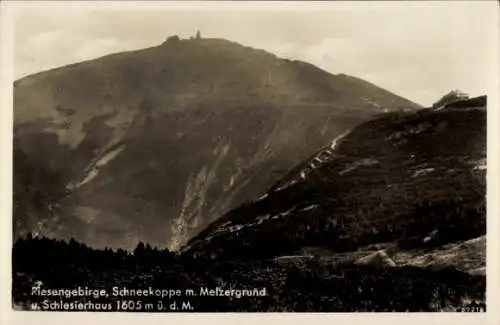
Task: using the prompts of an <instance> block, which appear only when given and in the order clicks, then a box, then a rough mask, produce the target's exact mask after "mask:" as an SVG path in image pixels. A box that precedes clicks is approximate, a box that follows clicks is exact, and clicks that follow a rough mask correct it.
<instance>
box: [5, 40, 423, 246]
mask: <svg viewBox="0 0 500 325" xmlns="http://www.w3.org/2000/svg"><path fill="white" fill-rule="evenodd" d="M415 107H418V106H417V105H416V104H414V103H412V102H410V101H408V100H406V99H403V98H401V97H399V96H396V95H394V94H392V93H390V92H388V91H385V90H383V89H381V88H379V87H376V86H374V85H372V84H370V83H367V82H364V81H361V80H359V79H356V78H354V77H348V76H343V75H339V76H337V75H332V74H330V73H328V72H326V71H323V70H321V69H319V68H317V67H315V66H313V65H311V64H308V63H305V62H300V61H290V60H285V59H279V58H277V57H276V56H274V55H273V54H270V53H267V52H265V51H262V50H256V49H252V48H248V47H244V46H242V45H239V44H237V43H233V42H229V41H225V40H219V39H203V38H202V39H193V40H178V41H175V40H174V41H172V40H170V41H168V42H166V43H164V44H161V45H158V46H155V47H150V48H146V49H142V50H138V51H130V52H123V53H117V54H112V55H108V56H105V57H101V58H98V59H95V60H90V61H85V62H81V63H76V64H72V65H68V66H65V67H61V68H57V69H53V70H49V71H45V72H41V73H38V74H35V75H32V76H28V77H26V78H23V79H21V80H18V81H17V82H16V83H15V87H14V123H15V130H14V148H15V153H14V155H15V158H14V159H15V165H16V166H17V168H16V170H15V171H14V173H15V180H14V182H15V183H16V185H15V187H16V188H15V196H16V197H15V201H16V211H15V213H14V214H15V219H16V226H15V229H16V234H22V233H23V232H25V231H29V230H33V229H35V228H36V229H37V230H36V231H37V232H40V233H41V234H46V235H50V236H53V237H64V238H65V237H68V236H69V237H75V239H78V240H80V241H83V242H86V243H89V244H90V245H94V246H102V245H107V246H113V247H134V246H135V245H136V243H137V241H138V240H142V241H144V242H150V243H151V244H155V245H162V246H165V245H168V246H169V247H172V245H171V243H172V241H175V242H185V241H186V240H187V239H189V238H190V237H191V236H192V235H193V234H196V233H198V232H199V231H200V230H201V229H203V228H204V227H205V226H206V225H207V224H208V223H209V222H211V221H213V220H214V219H216V218H218V217H219V216H221V215H223V213H225V212H226V211H228V210H229V209H231V208H234V207H236V206H237V205H238V204H240V203H242V202H244V201H246V200H250V199H252V198H254V197H256V196H258V195H260V194H262V193H263V192H264V191H266V190H267V189H268V188H269V187H270V186H271V185H272V184H274V183H275V182H277V181H278V180H279V179H280V178H281V177H283V176H284V175H285V174H286V173H287V172H288V171H289V170H290V169H291V168H293V167H294V166H295V165H297V164H298V163H300V162H302V161H304V159H306V158H307V157H309V156H310V155H312V154H313V153H314V152H315V151H316V150H317V149H318V148H321V147H323V146H324V145H325V143H330V142H331V141H332V139H334V138H335V137H336V136H338V135H339V134H341V133H343V132H345V131H346V130H348V129H350V128H352V127H353V126H355V125H356V124H358V123H360V122H362V121H365V120H366V119H369V118H371V117H372V116H374V115H376V114H378V113H379V112H381V111H385V110H398V109H400V108H403V109H407V108H410V109H411V108H415ZM27 189H28V190H27ZM40 215H42V216H43V217H39V216H40ZM39 218H40V219H41V220H40V219H39ZM39 228H40V229H39ZM174 246H175V245H174Z"/></svg>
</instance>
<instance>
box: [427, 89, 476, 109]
mask: <svg viewBox="0 0 500 325" xmlns="http://www.w3.org/2000/svg"><path fill="white" fill-rule="evenodd" d="M467 98H469V95H467V94H466V93H464V92H461V91H460V90H452V91H450V92H449V93H447V94H446V95H444V96H443V97H441V98H440V99H439V100H438V101H437V102H435V103H434V104H432V107H433V108H439V107H441V106H443V105H446V104H449V103H452V102H454V101H457V100H462V99H467Z"/></svg>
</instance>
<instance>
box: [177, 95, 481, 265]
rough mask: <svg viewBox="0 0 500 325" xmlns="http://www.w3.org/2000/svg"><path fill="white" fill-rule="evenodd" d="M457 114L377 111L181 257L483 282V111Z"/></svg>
mask: <svg viewBox="0 0 500 325" xmlns="http://www.w3.org/2000/svg"><path fill="white" fill-rule="evenodd" d="M461 106H463V105H459V104H457V105H456V106H455V107H453V106H448V107H447V108H446V109H444V110H440V111H434V110H430V109H423V110H419V111H416V112H406V113H387V114H383V115H382V116H380V117H379V118H376V119H374V120H371V121H369V122H366V123H363V124H361V125H359V126H357V127H355V128H354V129H353V130H352V131H350V132H349V133H347V134H345V135H344V136H343V137H341V138H337V139H335V140H334V142H333V143H332V144H331V145H329V146H327V147H326V148H324V149H322V150H320V151H319V152H317V153H316V154H314V155H313V156H312V157H311V159H309V160H307V161H306V162H305V163H303V164H301V165H299V166H298V167H297V168H295V169H294V170H293V171H292V172H291V173H290V174H289V175H287V176H286V177H284V178H283V179H282V180H281V181H279V182H278V183H277V184H276V185H275V186H274V187H273V189H272V190H271V191H269V192H268V193H267V194H266V195H264V196H262V197H261V198H259V199H258V200H256V201H253V202H249V203H246V204H244V205H242V206H240V207H239V208H237V209H235V210H233V211H231V212H229V213H228V214H226V215H225V216H224V217H222V218H220V219H218V220H217V221H216V222H214V223H213V224H212V225H210V226H209V227H208V228H207V229H206V230H205V231H203V232H202V233H201V234H200V235H199V236H197V237H196V238H194V239H193V240H191V241H190V243H189V244H188V245H187V246H186V247H185V248H184V251H185V253H186V254H188V255H191V256H197V257H207V258H218V259H242V260H244V259H268V258H273V257H274V258H279V259H283V258H284V257H287V258H288V259H289V258H290V257H295V258H304V257H307V256H322V257H325V258H329V259H331V260H339V261H344V262H346V261H349V262H350V263H351V262H356V261H357V263H361V264H365V263H375V264H380V263H382V264H383V265H386V266H387V265H393V264H394V265H420V266H426V267H427V266H431V265H433V266H436V265H437V267H439V266H443V265H447V266H450V265H451V266H456V267H457V268H458V269H461V270H462V271H467V272H471V273H477V272H479V273H481V272H482V274H484V262H485V247H486V246H485V240H484V239H485V238H484V237H482V238H477V237H481V236H484V235H485V233H486V210H485V195H486V186H485V185H486V181H485V173H486V109H485V107H477V105H475V106H474V107H461ZM474 238H477V240H475V239H474ZM471 240H472V241H471ZM450 245H451V246H450ZM370 255H371V256H370ZM368 257H369V258H368ZM388 259H391V260H392V261H389V260H388ZM393 262H394V263H393ZM481 269H482V271H481Z"/></svg>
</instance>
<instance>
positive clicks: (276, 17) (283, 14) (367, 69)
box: [14, 1, 498, 105]
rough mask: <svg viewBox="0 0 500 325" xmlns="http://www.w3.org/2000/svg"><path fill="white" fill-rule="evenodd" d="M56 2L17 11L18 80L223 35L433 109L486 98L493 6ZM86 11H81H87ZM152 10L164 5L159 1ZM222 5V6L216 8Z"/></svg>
mask: <svg viewBox="0 0 500 325" xmlns="http://www.w3.org/2000/svg"><path fill="white" fill-rule="evenodd" d="M97 5H98V4H97V3H93V4H91V5H89V4H85V3H79V2H75V3H72V4H71V7H68V6H67V5H66V6H64V3H62V2H57V1H54V2H52V4H51V5H50V7H47V6H44V7H37V8H35V7H33V4H32V5H30V6H24V7H19V8H17V9H16V14H15V44H14V46H15V52H14V53H15V67H14V68H15V76H16V78H20V77H22V76H26V75H28V74H32V73H35V72H39V71H42V70H46V69H49V68H53V67H57V66H62V65H66V64H70V63H74V62H78V61H83V60H87V59H93V58H97V57H99V56H103V55H106V54H110V53H114V52H120V51H124V50H133V49H140V48H144V47H149V46H155V45H158V44H160V43H161V42H163V41H164V40H165V38H166V37H168V36H169V35H173V34H177V35H179V36H180V37H183V38H187V37H189V36H191V35H194V34H195V32H196V30H198V29H199V30H200V31H201V33H202V37H218V38H225V39H229V40H232V41H237V42H239V43H242V44H244V45H248V46H252V47H256V48H262V49H265V50H267V51H269V52H273V53H274V54H276V55H278V56H281V57H287V58H291V59H300V60H304V61H307V62H310V63H312V64H315V65H317V66H319V67H320V68H322V69H324V70H327V71H329V72H331V73H346V74H350V75H354V76H357V77H360V78H363V79H366V80H368V81H370V82H373V83H375V84H377V85H379V86H381V87H383V88H386V89H388V90H390V91H393V92H395V93H397V94H399V95H402V96H404V97H406V98H408V99H410V100H413V101H415V102H417V103H420V104H423V105H427V104H430V103H432V102H434V101H436V100H437V99H438V98H439V97H440V96H441V95H443V94H444V93H445V92H447V91H449V90H451V89H460V90H462V91H464V92H467V93H469V94H471V95H478V94H484V93H486V89H487V86H488V76H489V75H490V74H491V68H492V60H496V59H498V58H496V57H494V55H495V54H494V53H495V52H494V51H493V49H494V46H496V45H497V44H493V42H492V38H491V37H488V35H489V32H490V31H491V27H492V20H491V19H493V16H492V15H488V13H490V12H491V10H492V9H493V10H497V9H498V8H495V7H494V6H493V7H492V6H486V5H485V4H484V3H479V2H476V1H472V2H466V3H464V2H451V1H449V2H432V1H429V2H425V1H422V2H416V3H410V2H405V3H401V2H398V3H396V2H368V3H366V2H364V3H359V2H358V3H347V4H346V3H333V4H327V3H321V4H315V5H313V4H309V5H307V7H304V6H302V7H298V8H297V7H293V6H292V5H291V4H288V5H286V6H285V5H284V6H281V7H279V8H278V7H276V5H273V6H271V5H267V4H265V3H260V4H255V5H252V6H251V8H249V7H248V6H247V7H246V8H243V7H241V6H245V5H244V4H241V3H232V4H229V3H225V4H222V5H219V6H220V9H214V8H215V7H214V5H213V4H202V5H201V6H200V5H198V6H193V5H186V4H183V5H182V8H180V7H179V5H177V6H175V5H173V4H172V3H170V4H168V6H169V7H163V8H152V7H148V6H144V5H143V6H142V7H141V8H140V10H139V9H137V8H136V9H134V8H133V7H131V6H132V4H131V3H130V4H128V5H126V4H125V5H119V4H118V3H114V5H112V6H111V7H109V6H107V7H106V8H104V7H98V6H97ZM82 6H83V7H82ZM154 6H156V7H158V6H163V5H162V4H161V3H160V2H156V3H155V4H154ZM217 8H219V7H217Z"/></svg>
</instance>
